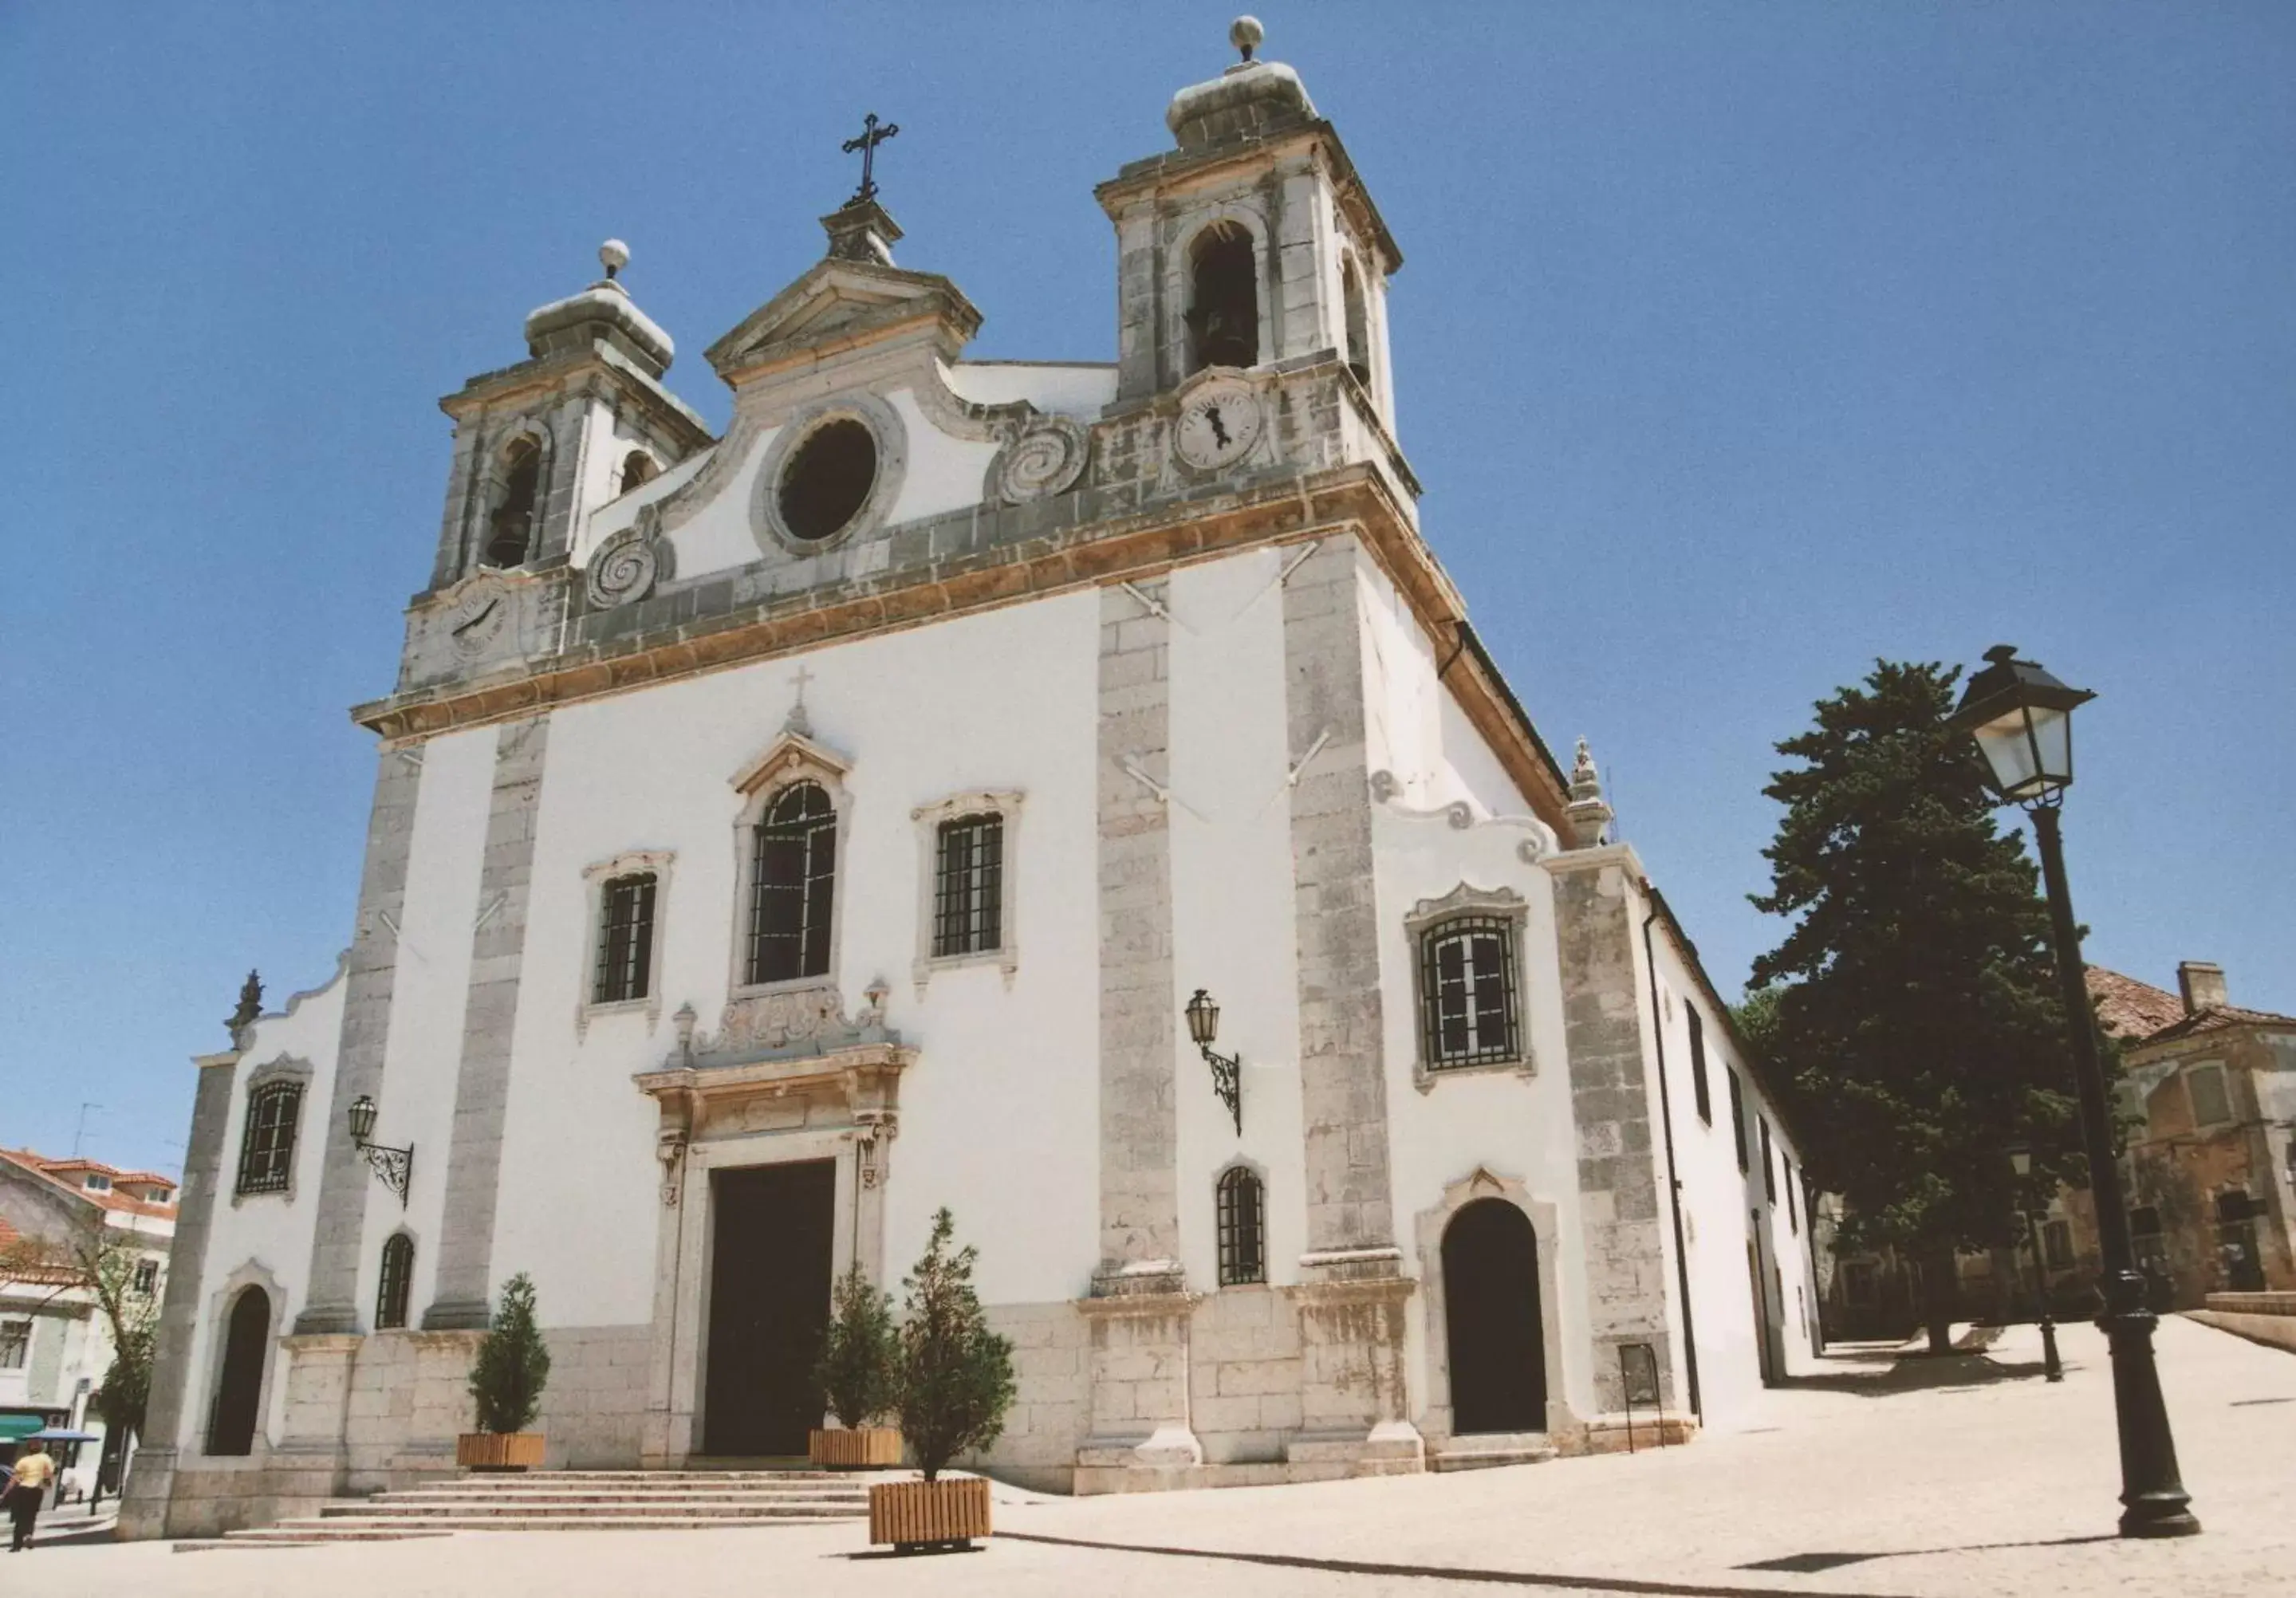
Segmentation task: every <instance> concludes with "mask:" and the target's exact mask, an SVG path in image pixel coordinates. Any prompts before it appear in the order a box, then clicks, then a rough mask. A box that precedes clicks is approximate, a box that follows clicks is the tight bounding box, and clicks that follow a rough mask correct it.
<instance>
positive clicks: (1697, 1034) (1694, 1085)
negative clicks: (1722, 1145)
mask: <svg viewBox="0 0 2296 1598" xmlns="http://www.w3.org/2000/svg"><path fill="white" fill-rule="evenodd" d="M1682 1012H1683V1014H1685V1015H1686V1016H1688V1017H1689V1018H1690V1088H1691V1092H1692V1093H1693V1094H1694V1095H1695V1096H1696V1098H1697V1100H1698V1119H1700V1120H1702V1121H1704V1122H1705V1123H1706V1124H1707V1125H1708V1126H1712V1125H1713V1124H1714V1095H1713V1094H1710V1093H1709V1092H1707V1090H1706V1022H1705V1021H1704V1020H1703V1019H1702V1018H1701V1017H1700V1015H1699V1013H1698V1007H1697V1006H1696V1005H1694V1004H1692V1003H1691V1002H1690V1001H1689V1000H1688V999H1685V1000H1683V1002H1682Z"/></svg>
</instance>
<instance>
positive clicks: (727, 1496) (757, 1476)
mask: <svg viewBox="0 0 2296 1598" xmlns="http://www.w3.org/2000/svg"><path fill="white" fill-rule="evenodd" d="M889 1479H892V1480H906V1479H910V1475H909V1473H908V1472H904V1471H855V1472H850V1473H840V1474H836V1475H832V1474H830V1473H828V1472H826V1471H795V1470H756V1471H748V1470H741V1471H533V1472H520V1473H504V1474H494V1473H491V1472H489V1473H485V1474H472V1475H469V1476H463V1477H460V1478H457V1479H448V1480H441V1481H431V1482H426V1483H424V1484H423V1485H422V1486H420V1487H401V1488H398V1489H397V1490H395V1491H391V1492H385V1493H377V1494H376V1495H374V1496H373V1497H371V1498H337V1499H332V1500H330V1501H329V1502H327V1503H325V1504H321V1505H320V1506H319V1510H318V1512H317V1513H316V1514H314V1515H303V1516H299V1517H297V1518H295V1519H292V1520H283V1521H281V1522H280V1523H279V1524H277V1525H275V1526H265V1527H259V1528H248V1529H246V1530H242V1531H231V1532H226V1533H225V1534H224V1536H223V1537H220V1538H204V1539H200V1540H197V1541H187V1542H183V1543H178V1544H176V1548H177V1549H178V1550H179V1551H186V1552H188V1551H191V1550H193V1549H199V1548H218V1547H228V1548H264V1547H297V1546H308V1545H314V1544H321V1543H342V1542H382V1541H388V1540H391V1539H395V1538H399V1537H445V1536H447V1535H448V1534H450V1533H453V1532H457V1531H701V1530H725V1529H729V1528H750V1527H769V1526H807V1525H820V1524H823V1523H824V1522H827V1521H833V1520H860V1519H862V1518H864V1517H865V1516H866V1515H867V1514H868V1512H869V1492H868V1489H869V1486H870V1484H871V1482H873V1481H882V1480H889Z"/></svg>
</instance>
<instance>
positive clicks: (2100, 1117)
mask: <svg viewBox="0 0 2296 1598" xmlns="http://www.w3.org/2000/svg"><path fill="white" fill-rule="evenodd" d="M1985 660H1986V665H1985V668H1984V669H1982V670H1980V671H1979V672H1978V673H1977V674H1976V675H1975V676H1972V677H1971V678H1970V679H1969V687H1968V689H1967V690H1966V691H1965V692H1964V693H1963V694H1962V698H1961V703H1960V705H1959V706H1958V707H1956V709H1955V710H1954V713H1953V717H1952V719H1951V721H1950V722H1949V723H1948V725H1951V726H1953V727H1954V728H1956V729H1957V730H1959V731H1962V732H1965V733H1970V734H1971V735H1972V736H1973V737H1974V738H1975V739H1976V740H1977V747H1978V749H1979V750H1980V753H1982V754H1983V755H1984V757H1985V765H1986V769H1987V774H1988V777H1989V782H1990V785H1991V786H1992V788H1993V789H1994V791H1996V792H1997V793H1999V794H2000V796H2001V797H2002V799H2005V800H2008V801H2011V802H2013V803H2015V804H2019V805H2022V806H2023V807H2025V812H2026V814H2027V815H2030V816H2031V817H2032V818H2033V835H2034V838H2035V840H2037V841H2038V844H2039V846H2040V854H2041V876H2042V880H2043V881H2044V882H2045V883H2046V885H2047V888H2048V895H2049V920H2050V922H2051V925H2052V927H2053V929H2054V933H2055V943H2056V957H2057V981H2058V985H2059V987H2060V991H2061V993H2062V998H2063V1003H2064V1007H2065V1025H2066V1028H2067V1030H2068V1031H2069V1032H2070V1033H2071V1039H2072V1049H2073V1079H2074V1086H2076V1087H2077V1088H2078V1089H2079V1095H2080V1122H2081V1141H2082V1144H2083V1146H2084V1147H2085V1149H2086V1150H2087V1154H2088V1180H2089V1195H2090V1198H2091V1199H2092V1200H2093V1201H2094V1202H2095V1206H2096V1230H2097V1240H2098V1242H2099V1243H2100V1244H2101V1245H2102V1247H2103V1255H2104V1280H2103V1282H2102V1284H2101V1285H2102V1286H2103V1290H2104V1306H2105V1307H2104V1315H2103V1317H2102V1318H2101V1319H2100V1321H2099V1322H2098V1324H2099V1325H2100V1326H2101V1327H2103V1331H2104V1334H2105V1338H2106V1340H2107V1341H2108V1342H2109V1343H2110V1344H2111V1345H2112V1398H2113V1409H2114V1415H2115V1418H2116V1420H2117V1421H2118V1422H2119V1424H2120V1489H2121V1490H2120V1502H2121V1504H2122V1506H2123V1507H2122V1510H2121V1514H2120V1535H2121V1536H2123V1537H2190V1536H2192V1535H2194V1533H2196V1532H2198V1531H2199V1530H2200V1528H2201V1523H2200V1521H2199V1520H2197V1519H2195V1518H2194V1514H2193V1512H2192V1507H2191V1505H2192V1497H2191V1496H2190V1495H2189V1494H2187V1493H2186V1492H2185V1484H2184V1481H2183V1479H2181V1478H2180V1477H2179V1475H2178V1474H2177V1441H2176V1438H2174V1437H2172V1436H2171V1435H2170V1434H2169V1408H2168V1405H2167V1404H2166V1403H2165V1402H2164V1401H2163V1400H2162V1398H2161V1373H2160V1371H2159V1368H2158V1367H2157V1366H2156V1365H2155V1364H2154V1363H2153V1326H2154V1325H2155V1324H2157V1320H2156V1317H2155V1316H2154V1315H2153V1313H2152V1311H2150V1310H2149V1309H2147V1308H2145V1307H2144V1277H2143V1276H2141V1275H2139V1274H2137V1271H2136V1258H2135V1255H2134V1252H2133V1251H2132V1250H2131V1249H2130V1247H2129V1242H2128V1210H2127V1209H2125V1208H2124V1207H2123V1204H2122V1201H2121V1194H2120V1166H2119V1164H2118V1162H2117V1161H2116V1160H2115V1158H2114V1154H2113V1146H2112V1144H2113V1140H2112V1115H2111V1112H2110V1110H2109V1109H2108V1107H2107V1105H2106V1102H2105V1093H2104V1066H2103V1061H2100V1060H2099V1059H2098V1057H2097V1051H2096V1026H2095V1020H2093V1019H2092V1016H2091V1012H2090V1010H2089V1000H2088V981H2087V976H2086V975H2085V974H2084V971H2083V967H2082V965H2081V955H2080V934H2079V930H2078V929H2077V928H2076V925H2075V923H2074V921H2073V902H2072V895H2071V892H2070V891H2069V890H2068V889H2067V888H2066V886H2065V855H2064V840H2063V836H2062V833H2061V832H2060V831H2059V830H2058V824H2057V823H2058V811H2059V807H2061V806H2062V804H2063V802H2064V791H2065V790H2066V789H2067V788H2070V787H2071V786H2072V780H2073V738H2072V712H2073V711H2074V709H2077V708H2078V707H2079V706H2081V705H2084V704H2086V703H2087V702H2088V701H2090V700H2092V699H2095V697H2096V696H2095V694H2093V693H2091V692H2087V690H2086V689H2080V688H2069V687H2067V686H2066V685H2065V684H2062V683H2061V682H2059V681H2058V680H2057V679H2056V678H2055V677H2053V676H2050V675H2049V674H2048V673H2047V672H2046V671H2044V670H2042V669H2041V668H2040V667H2038V666H2037V665H2035V664H2034V663H2033V662H2032V661H2030V660H2019V659H2017V651H2016V650H2015V649H2014V648H2013V646H2011V645H2009V644H2006V643H2003V644H1997V645H1995V646H1994V647H1993V648H1991V649H1989V650H1987V651H1985Z"/></svg>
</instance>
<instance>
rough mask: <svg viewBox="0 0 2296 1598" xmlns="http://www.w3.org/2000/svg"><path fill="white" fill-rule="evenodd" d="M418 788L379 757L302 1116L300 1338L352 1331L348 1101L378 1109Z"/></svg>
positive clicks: (398, 762)
mask: <svg viewBox="0 0 2296 1598" xmlns="http://www.w3.org/2000/svg"><path fill="white" fill-rule="evenodd" d="M421 784H422V751H421V750H419V749H417V750H383V751H382V758H381V768H380V770H379V771H378V773H377V774H376V777H375V783H374V810H373V816H372V818H371V819H370V820H369V821H368V823H367V834H366V865H365V868H364V869H363V871H362V872H361V873H360V877H359V906H358V921H357V926H356V927H355V928H354V930H353V931H352V934H351V948H350V955H349V956H348V960H347V962H346V964H345V975H344V989H343V1029H342V1034H341V1041H340V1045H339V1046H338V1048H337V1050H336V1053H335V1091H334V1100H333V1102H332V1103H330V1104H329V1105H327V1107H326V1110H325V1115H326V1119H325V1122H324V1124H323V1125H320V1126H317V1127H314V1126H313V1125H312V1124H311V1121H310V1116H311V1113H312V1110H316V1109H317V1106H316V1105H314V1106H312V1107H311V1108H310V1109H307V1110H305V1111H304V1117H305V1119H304V1125H303V1130H302V1135H303V1136H306V1137H308V1136H310V1135H313V1134H314V1133H316V1134H317V1135H320V1136H321V1137H322V1138H324V1142H325V1149H326V1152H325V1155H324V1158H323V1160H322V1162H321V1165H320V1168H319V1201H318V1213H317V1217H316V1222H315V1225H314V1227H313V1231H312V1236H311V1274H310V1282H309V1287H308V1289H307V1291H306V1293H305V1296H304V1300H303V1311H302V1313H301V1314H300V1315H297V1316H296V1317H295V1330H296V1331H297V1332H299V1333H307V1334H318V1333H323V1332H355V1331H357V1329H358V1325H359V1311H358V1306H357V1302H356V1300H357V1293H358V1266H359V1250H360V1245H361V1242H362V1241H363V1239H364V1236H365V1228H366V1192H367V1184H368V1183H370V1182H372V1181H373V1180H374V1178H373V1176H372V1175H370V1174H369V1172H368V1169H367V1163H366V1160H365V1157H363V1156H362V1155H361V1154H360V1153H359V1151H358V1150H357V1147H356V1146H355V1145H354V1144H353V1143H352V1142H351V1133H350V1115H349V1112H350V1107H351V1102H352V1101H353V1100H355V1099H357V1097H358V1096H359V1095H360V1094H369V1095H372V1096H373V1097H374V1098H375V1099H376V1100H378V1101H380V1100H381V1096H382V1093H381V1089H382V1061H383V1047H384V1045H385V1044H386V1042H387V1041H388V1040H389V1034H390V996H391V991H392V988H393V987H394V986H395V984H396V981H397V978H398V924H399V919H400V917H401V916H403V915H404V914H406V863H407V856H408V855H409V854H410V853H411V852H412V850H413V848H414V798H415V794H416V791H418V789H419V788H420V786H421Z"/></svg>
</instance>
